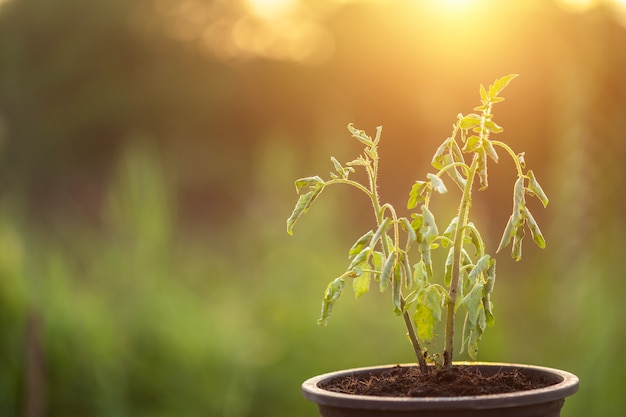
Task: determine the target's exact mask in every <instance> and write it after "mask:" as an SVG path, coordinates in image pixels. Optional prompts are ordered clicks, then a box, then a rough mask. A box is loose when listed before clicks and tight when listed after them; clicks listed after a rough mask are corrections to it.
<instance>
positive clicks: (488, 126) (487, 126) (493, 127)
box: [485, 120, 504, 133]
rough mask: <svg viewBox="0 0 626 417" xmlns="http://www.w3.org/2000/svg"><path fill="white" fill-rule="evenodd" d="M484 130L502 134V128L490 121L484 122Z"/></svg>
mask: <svg viewBox="0 0 626 417" xmlns="http://www.w3.org/2000/svg"><path fill="white" fill-rule="evenodd" d="M485 129H488V130H489V131H490V132H491V133H502V132H504V129H503V128H502V126H500V125H498V124H497V123H495V122H494V121H492V120H487V121H486V122H485Z"/></svg>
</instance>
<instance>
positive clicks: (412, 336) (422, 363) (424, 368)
mask: <svg viewBox="0 0 626 417" xmlns="http://www.w3.org/2000/svg"><path fill="white" fill-rule="evenodd" d="M373 162H374V164H373V165H374V166H373V167H372V166H371V165H370V166H368V167H367V168H368V169H367V172H368V174H369V175H368V176H369V181H370V190H369V195H370V197H371V199H372V205H373V207H374V213H375V214H376V224H377V226H380V225H381V224H382V222H383V214H384V211H385V208H389V209H391V211H392V214H393V217H394V222H395V223H396V224H395V229H394V239H395V241H396V244H397V241H398V226H397V218H396V213H395V210H393V207H391V206H389V205H384V206H381V205H380V198H379V197H378V185H377V183H376V179H377V174H378V159H374V161H373ZM382 246H383V253H384V255H385V257H387V256H389V254H390V250H389V244H388V243H387V239H385V238H383V239H382ZM404 305H405V301H404V297H403V296H402V294H400V307H401V308H402V318H403V319H404V325H405V326H406V330H407V333H408V335H409V340H410V341H411V345H412V346H413V351H414V352H415V357H416V359H417V363H418V364H419V367H420V371H421V372H422V373H423V374H426V373H428V365H427V364H426V359H425V358H424V353H423V351H422V347H421V345H420V342H419V339H418V338H417V334H416V333H415V327H414V326H413V321H412V320H411V317H410V316H409V312H408V311H407V310H406V309H405V308H404Z"/></svg>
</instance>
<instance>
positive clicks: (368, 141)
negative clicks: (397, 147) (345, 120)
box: [348, 123, 374, 147]
mask: <svg viewBox="0 0 626 417" xmlns="http://www.w3.org/2000/svg"><path fill="white" fill-rule="evenodd" d="M348 130H349V131H350V133H352V136H353V137H354V138H356V139H357V140H358V141H359V142H361V143H362V144H364V145H367V146H369V147H372V146H374V142H373V141H372V138H370V137H369V136H367V134H366V133H365V131H364V130H361V129H356V128H355V127H354V124H352V123H350V124H349V125H348Z"/></svg>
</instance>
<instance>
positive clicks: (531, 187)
mask: <svg viewBox="0 0 626 417" xmlns="http://www.w3.org/2000/svg"><path fill="white" fill-rule="evenodd" d="M528 191H530V192H531V193H532V194H534V195H536V196H537V197H538V198H539V200H541V204H543V206H544V207H547V205H548V202H549V200H548V196H547V195H546V193H545V192H544V191H543V188H541V185H539V182H537V179H536V178H535V174H534V173H533V172H532V170H528Z"/></svg>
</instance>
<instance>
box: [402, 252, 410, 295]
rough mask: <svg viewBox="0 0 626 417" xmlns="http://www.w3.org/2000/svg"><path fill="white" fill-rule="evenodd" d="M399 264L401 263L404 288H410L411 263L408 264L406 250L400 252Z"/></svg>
mask: <svg viewBox="0 0 626 417" xmlns="http://www.w3.org/2000/svg"><path fill="white" fill-rule="evenodd" d="M400 264H401V265H402V276H403V277H404V285H405V287H406V288H411V287H412V286H413V279H412V274H411V265H410V264H409V256H408V255H407V254H406V252H400Z"/></svg>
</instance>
